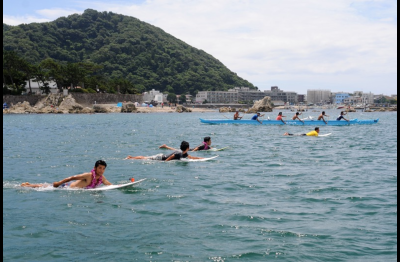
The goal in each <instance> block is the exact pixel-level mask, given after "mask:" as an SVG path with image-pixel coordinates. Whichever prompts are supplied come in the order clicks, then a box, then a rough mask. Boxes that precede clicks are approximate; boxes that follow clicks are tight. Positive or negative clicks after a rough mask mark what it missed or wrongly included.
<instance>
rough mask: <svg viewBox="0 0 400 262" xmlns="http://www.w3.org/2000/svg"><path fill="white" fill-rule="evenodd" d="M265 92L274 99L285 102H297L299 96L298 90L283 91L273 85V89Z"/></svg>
mask: <svg viewBox="0 0 400 262" xmlns="http://www.w3.org/2000/svg"><path fill="white" fill-rule="evenodd" d="M264 94H265V95H266V96H269V97H271V100H272V101H283V102H285V103H288V102H289V103H290V104H297V103H298V96H297V93H296V92H292V91H283V90H280V89H279V88H278V87H277V86H271V90H265V91H264Z"/></svg>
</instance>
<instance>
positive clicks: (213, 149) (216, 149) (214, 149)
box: [200, 146, 229, 152]
mask: <svg viewBox="0 0 400 262" xmlns="http://www.w3.org/2000/svg"><path fill="white" fill-rule="evenodd" d="M228 147H229V146H226V147H223V148H215V147H214V148H211V149H208V150H200V151H213V152H215V151H222V150H225V149H227V148H228Z"/></svg>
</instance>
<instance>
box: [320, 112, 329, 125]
mask: <svg viewBox="0 0 400 262" xmlns="http://www.w3.org/2000/svg"><path fill="white" fill-rule="evenodd" d="M324 116H328V115H325V111H322V113H321V114H320V115H319V116H318V119H317V120H321V119H322V121H324V122H325V124H328V123H327V122H326V121H325V119H324Z"/></svg>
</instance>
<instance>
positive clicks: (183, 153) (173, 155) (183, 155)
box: [125, 141, 203, 161]
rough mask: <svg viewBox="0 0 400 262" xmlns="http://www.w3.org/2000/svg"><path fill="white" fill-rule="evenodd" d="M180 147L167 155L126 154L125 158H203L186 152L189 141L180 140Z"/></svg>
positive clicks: (164, 159)
mask: <svg viewBox="0 0 400 262" xmlns="http://www.w3.org/2000/svg"><path fill="white" fill-rule="evenodd" d="M180 148H181V150H176V151H174V152H172V153H171V154H169V155H164V154H157V155H154V156H127V157H126V158H125V159H148V160H160V161H171V160H180V159H181V158H190V159H203V157H195V156H191V155H189V154H188V153H187V152H188V151H189V148H190V147H189V143H188V142H186V141H182V143H181V147H180Z"/></svg>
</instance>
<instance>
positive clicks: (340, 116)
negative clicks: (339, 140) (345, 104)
mask: <svg viewBox="0 0 400 262" xmlns="http://www.w3.org/2000/svg"><path fill="white" fill-rule="evenodd" d="M344 115H347V113H345V112H344V111H342V112H340V115H339V116H338V118H336V120H337V121H340V120H341V119H344V120H346V121H347V122H349V120H347V119H346V118H344Z"/></svg>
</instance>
